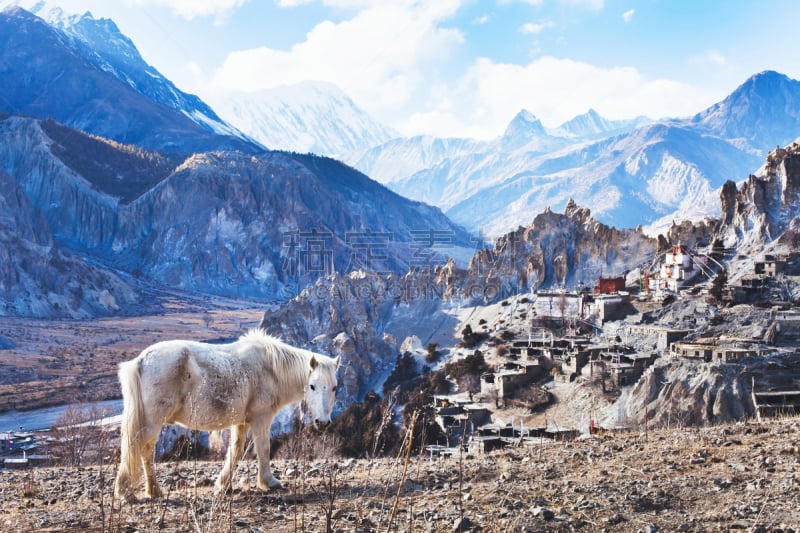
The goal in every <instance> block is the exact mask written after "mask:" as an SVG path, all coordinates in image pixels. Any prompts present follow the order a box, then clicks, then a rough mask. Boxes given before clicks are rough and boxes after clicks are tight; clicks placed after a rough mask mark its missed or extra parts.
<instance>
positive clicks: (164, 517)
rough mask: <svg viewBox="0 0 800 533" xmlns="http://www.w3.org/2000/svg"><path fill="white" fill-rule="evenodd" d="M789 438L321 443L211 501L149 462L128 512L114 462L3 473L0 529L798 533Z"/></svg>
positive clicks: (204, 476) (781, 431)
mask: <svg viewBox="0 0 800 533" xmlns="http://www.w3.org/2000/svg"><path fill="white" fill-rule="evenodd" d="M799 431H800V421H798V419H796V418H787V419H780V420H770V421H768V422H765V423H761V424H756V423H752V422H745V423H737V424H729V425H719V426H712V427H705V428H693V429H671V430H658V431H649V432H647V433H644V432H642V433H628V432H622V433H614V434H608V435H604V436H602V437H594V438H589V439H585V440H579V441H568V442H550V443H542V444H540V445H538V446H533V447H511V448H506V449H505V450H503V451H496V452H493V453H490V454H485V455H484V454H472V453H467V454H464V456H463V457H458V456H456V457H453V458H446V459H443V458H439V459H436V458H434V459H430V458H428V457H427V456H426V457H411V459H410V460H409V461H408V463H407V464H404V462H403V461H402V460H398V459H397V458H394V459H374V460H368V459H359V460H354V459H350V460H346V461H345V460H338V459H336V458H334V457H331V456H329V455H327V454H326V445H325V442H324V441H320V440H314V441H310V442H306V443H305V444H302V443H301V442H297V441H293V442H290V443H287V444H285V445H284V449H283V450H279V452H278V459H276V460H275V461H274V462H273V468H274V469H275V473H276V474H277V476H278V477H279V478H280V479H281V481H282V483H283V485H284V487H285V490H284V491H282V492H274V491H273V492H267V493H263V492H260V491H258V490H257V489H256V488H255V476H256V466H255V461H253V460H252V459H246V460H245V461H243V462H242V464H241V466H240V468H239V469H238V471H237V473H236V477H235V480H234V483H235V488H234V489H233V491H232V493H231V494H230V495H228V496H225V497H223V498H218V497H215V496H214V495H213V487H212V484H213V479H214V477H215V476H216V475H217V473H218V472H219V470H220V468H221V462H218V461H212V462H206V461H203V460H188V461H181V462H165V463H158V464H157V465H156V471H157V477H158V480H159V483H160V484H161V486H162V489H163V491H164V494H165V495H166V496H165V497H164V498H163V499H160V500H154V501H150V502H147V501H142V502H139V503H134V504H127V503H122V504H121V503H120V502H118V501H115V500H113V498H112V486H113V479H114V475H115V465H114V464H112V465H109V464H104V465H102V466H85V465H84V466H82V467H81V468H40V469H34V470H30V471H18V472H3V475H2V476H0V497H2V499H3V502H4V506H3V508H2V510H0V527H2V528H3V530H5V531H42V530H65V529H81V530H106V529H112V528H113V529H127V530H139V531H142V530H147V531H149V530H155V529H158V530H161V531H185V530H187V529H193V530H194V529H197V530H202V531H221V530H236V531H246V530H247V531H262V532H267V531H275V532H278V531H280V532H283V531H303V530H314V531H324V530H327V529H330V530H347V531H349V530H359V531H437V532H450V531H488V532H500V531H523V530H525V531H531V530H532V531H541V532H551V531H552V532H556V531H649V532H658V531H732V530H745V531H764V532H776V533H777V532H779V531H782V532H787V531H796V529H797V525H798V524H800V509H798V506H797V504H796V503H797V501H798V500H800V483H798V468H800V447H798V443H797V439H796V437H797V434H798V432H799ZM304 446H305V447H304ZM292 450H295V452H294V454H293V453H292ZM112 455H113V454H112ZM406 467H407V468H406Z"/></svg>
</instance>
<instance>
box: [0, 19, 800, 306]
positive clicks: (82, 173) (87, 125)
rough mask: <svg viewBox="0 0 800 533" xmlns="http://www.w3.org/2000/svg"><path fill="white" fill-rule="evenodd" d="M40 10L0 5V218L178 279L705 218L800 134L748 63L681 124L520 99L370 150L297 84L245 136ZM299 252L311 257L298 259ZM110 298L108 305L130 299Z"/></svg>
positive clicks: (289, 269) (782, 98)
mask: <svg viewBox="0 0 800 533" xmlns="http://www.w3.org/2000/svg"><path fill="white" fill-rule="evenodd" d="M43 5H44V4H41V5H40V4H37V9H38V10H37V9H34V10H33V11H36V13H38V14H39V15H41V16H42V17H44V18H40V17H39V16H37V15H36V14H34V13H31V12H29V11H25V10H23V9H21V8H19V7H11V8H8V9H6V10H4V11H3V12H2V15H1V16H0V40H2V43H0V45H2V51H0V60H2V62H3V66H4V68H3V70H2V72H0V78H2V95H1V96H2V98H0V111H2V112H4V113H5V115H3V116H2V126H3V135H4V146H3V148H2V151H1V152H2V153H0V156H1V157H0V168H2V169H3V170H4V171H5V172H6V174H7V175H8V177H10V178H11V179H13V180H15V187H16V188H15V189H14V190H16V191H21V192H22V193H24V194H25V195H26V201H25V202H15V203H14V204H13V205H15V206H16V207H15V209H19V210H23V209H24V210H31V212H30V213H28V214H26V215H25V216H24V217H19V216H11V217H6V219H5V220H6V223H7V227H10V224H11V222H13V221H19V220H23V219H25V220H34V219H38V220H45V221H47V224H48V226H49V229H50V233H51V235H52V246H53V247H55V248H56V249H60V250H63V251H64V252H65V253H66V252H69V253H73V254H77V255H80V256H84V257H90V258H91V260H92V261H93V262H94V263H93V264H94V265H95V266H94V267H93V268H101V265H105V266H106V267H109V268H114V269H118V270H119V271H120V272H123V273H129V274H135V275H137V276H142V277H143V278H144V279H146V280H151V281H154V282H157V283H164V284H168V285H170V286H174V287H178V288H184V289H187V290H197V291H203V292H211V293H214V294H224V295H239V296H248V297H258V298H267V299H270V298H278V299H280V298H282V297H284V296H292V295H295V294H297V292H298V291H299V290H300V289H302V287H303V286H305V284H306V283H308V282H311V281H313V279H315V276H316V275H318V274H320V273H325V272H328V271H329V270H331V269H337V270H344V271H346V270H347V269H349V268H357V267H368V268H374V269H377V270H380V271H386V272H395V273H402V272H404V271H406V270H407V269H408V268H409V267H410V266H415V265H416V266H421V263H424V265H422V266H433V265H434V261H432V260H431V258H432V257H434V256H435V257H436V261H435V262H440V261H443V260H444V259H445V258H446V256H448V255H460V256H461V257H462V258H465V259H466V258H467V256H466V255H465V254H466V253H469V252H468V250H469V249H471V248H474V242H473V241H471V237H470V235H469V234H468V233H467V232H466V231H464V230H463V229H462V227H460V226H459V225H458V223H461V224H463V226H466V227H468V228H469V229H472V230H473V231H474V232H475V233H478V232H481V233H483V234H486V235H488V236H490V237H495V236H500V235H504V234H507V233H508V231H509V230H513V229H514V228H515V227H517V226H520V227H526V226H527V225H528V224H529V223H530V221H531V220H533V218H534V216H535V215H536V214H537V213H540V212H543V211H546V210H547V208H548V207H549V206H554V207H556V208H557V207H558V206H559V205H565V206H566V205H568V204H569V201H570V200H573V201H574V205H589V206H592V214H593V217H594V218H596V219H597V221H599V222H602V223H605V224H607V225H610V226H611V225H613V226H618V227H634V226H638V225H641V224H646V223H653V222H655V221H657V220H658V219H659V218H663V219H665V220H668V221H670V222H671V220H672V218H673V217H675V218H677V219H683V218H687V217H691V216H698V217H699V216H705V215H708V214H714V213H719V212H720V211H719V201H718V198H719V190H720V188H721V187H722V185H723V184H724V183H725V182H726V181H727V180H731V179H733V180H741V179H744V177H745V176H747V175H748V174H749V173H751V171H754V170H755V169H757V168H758V167H759V166H760V165H761V162H762V161H763V157H764V155H763V154H764V153H765V152H766V150H767V149H768V148H770V147H773V146H774V145H776V144H786V143H788V142H790V141H791V140H793V139H794V138H795V137H796V133H795V132H797V131H800V123H799V121H798V118H799V117H798V113H797V112H795V110H796V109H798V108H800V106H798V105H797V104H798V98H800V88H798V86H800V83H798V82H797V81H794V80H791V79H789V78H787V77H786V76H783V75H781V74H778V73H774V72H762V73H760V74H757V75H754V76H753V77H752V78H751V79H749V80H747V81H746V82H745V83H744V84H743V85H742V86H741V87H739V88H737V89H736V91H734V92H733V93H732V94H731V95H730V96H729V97H728V98H726V99H725V100H723V101H722V102H720V103H719V104H716V105H715V106H712V107H710V108H709V109H707V110H705V111H702V112H700V113H698V114H697V115H695V116H693V117H689V118H684V119H668V120H661V121H656V122H654V121H650V120H647V119H645V118H639V119H635V120H629V121H611V120H607V119H605V118H603V117H602V116H600V115H599V114H598V113H597V112H596V111H594V110H589V111H588V112H587V113H586V114H584V115H581V116H579V117H576V118H574V119H572V120H570V121H568V122H566V123H564V124H562V125H561V126H559V127H558V128H546V127H544V126H543V125H542V124H541V122H540V121H539V120H538V119H537V118H536V117H535V116H534V115H533V114H532V113H530V112H528V111H525V110H523V111H521V112H520V113H519V114H518V115H517V116H516V117H515V118H514V119H513V120H512V121H511V123H510V124H509V126H508V127H507V129H506V131H505V133H504V135H503V136H501V137H499V138H498V139H495V140H493V141H477V140H472V139H437V138H433V137H426V136H420V137H414V138H394V139H389V140H385V141H384V142H383V143H382V144H379V145H377V146H373V147H371V148H365V147H364V146H365V145H368V144H371V143H372V142H375V141H377V140H381V139H386V138H387V137H390V136H391V135H393V132H391V131H390V130H389V129H387V128H383V127H381V126H380V125H379V124H378V123H377V122H375V121H373V120H371V119H369V117H368V116H367V115H366V114H364V113H363V112H361V111H360V110H358V108H357V107H356V106H355V104H353V103H352V101H350V100H349V99H348V98H347V97H346V96H344V95H343V94H341V93H340V92H339V91H338V90H337V89H336V88H335V87H332V86H330V85H326V84H319V83H308V84H305V85H304V86H302V87H299V88H297V90H296V91H293V90H290V89H286V90H281V91H275V92H272V93H271V96H270V95H269V94H267V93H262V94H260V95H250V96H251V97H253V98H258V99H261V100H262V101H263V100H271V102H272V103H271V104H269V105H268V104H264V105H265V106H266V107H263V108H260V107H257V105H256V104H255V103H253V101H251V102H250V103H249V104H244V103H242V105H243V106H245V107H243V108H242V109H245V108H246V109H247V113H249V115H248V116H249V120H251V121H252V124H251V126H252V127H253V128H254V129H248V132H247V133H245V132H242V131H241V130H240V129H238V128H237V127H236V126H234V125H231V124H230V123H229V122H226V121H225V120H224V119H222V118H220V117H221V115H218V114H217V113H216V112H215V111H214V110H212V108H211V107H209V106H208V105H207V104H205V103H204V102H202V101H201V100H200V99H199V98H197V97H195V96H192V95H188V94H185V93H183V92H181V91H180V90H178V89H177V88H176V87H175V86H174V85H173V84H172V83H171V82H170V81H169V80H167V79H166V78H164V77H163V76H161V75H160V73H158V72H157V71H156V70H155V69H153V68H152V67H150V66H149V65H147V64H146V63H145V62H144V60H143V59H142V58H141V57H140V56H139V54H138V51H137V50H136V47H135V46H134V44H133V43H132V42H131V41H130V40H129V39H128V38H127V37H125V36H124V35H122V34H121V33H120V32H119V30H118V28H117V27H116V25H115V24H114V23H113V22H112V21H109V20H96V19H94V18H93V17H91V15H90V14H88V13H87V14H84V15H80V16H70V15H65V14H64V13H63V12H62V11H60V10H59V9H57V8H45V7H43ZM290 93H291V94H290ZM242 102H244V100H242ZM276 102H277V103H276ZM281 102H282V103H281ZM258 109H270V110H271V111H270V114H271V116H270V117H266V118H264V120H267V118H269V120H271V121H272V122H262V123H261V124H262V125H263V124H273V126H271V127H270V128H267V129H265V130H263V131H265V132H266V131H271V130H274V129H275V128H280V129H281V130H282V131H283V132H288V133H287V134H290V133H291V131H292V128H293V127H294V128H295V129H294V133H295V134H299V132H298V131H297V128H301V129H304V130H306V131H308V129H309V125H312V124H313V125H315V126H314V128H311V129H312V130H313V131H318V132H320V137H319V138H316V139H313V140H306V141H308V143H310V144H308V145H307V146H320V147H321V146H323V145H324V146H327V148H325V150H332V151H341V150H348V149H354V148H356V150H354V151H352V152H350V154H349V155H348V156H346V157H344V158H343V160H344V161H345V163H349V164H352V165H354V166H355V167H357V168H360V169H362V170H363V171H365V173H364V174H361V173H360V172H358V171H356V170H355V169H353V168H350V167H348V166H347V165H346V164H341V163H339V162H337V161H335V160H332V159H327V158H325V157H320V156H315V155H311V154H305V155H303V154H300V153H286V152H274V151H269V150H267V149H265V147H264V144H268V142H267V140H266V138H263V140H262V139H256V138H255V137H257V135H256V132H257V131H258V128H257V126H258V125H259V124H257V123H256V122H257V120H258V116H259V115H261V113H258V112H257V110H258ZM339 110H343V112H342V113H340V114H341V115H344V116H338V115H337V111H339ZM278 115H286V116H288V115H293V116H294V120H295V121H294V122H292V121H291V120H288V119H287V117H286V116H278ZM315 121H316V122H315ZM292 124H294V125H295V126H292ZM325 124H328V125H329V126H330V127H327V128H326V127H323V125H325ZM289 136H291V135H289ZM337 136H338V137H340V139H339V142H338V144H336V143H334V144H331V143H327V141H326V139H328V140H330V139H332V138H333V137H337ZM787 137H788V138H787ZM297 138H298V139H299V138H300V137H297ZM304 142H305V141H304ZM320 150H322V148H320ZM298 151H301V150H296V151H295V152H298ZM365 174H366V175H365ZM367 175H368V176H371V177H373V178H377V180H378V181H379V182H383V183H385V184H387V185H388V186H390V187H391V189H393V190H394V192H391V191H389V190H388V189H386V188H385V187H383V186H381V185H380V184H379V183H376V182H375V181H372V180H371V179H370V178H368V177H367ZM404 197H410V198H413V199H415V200H413V201H409V200H406V199H405V198H404ZM187 198H191V202H187V201H186V199H187ZM420 200H421V201H424V202H425V203H428V204H433V205H436V206H439V207H441V209H443V210H444V211H445V212H446V213H447V215H449V217H450V218H451V219H453V220H455V221H456V223H453V222H451V221H450V220H448V218H447V217H445V216H444V215H443V214H442V212H441V211H439V210H437V209H435V208H430V207H428V206H427V205H425V204H424V203H420ZM9 205H11V204H10V203H9ZM37 217H38V218H37ZM22 234H24V232H23V233H22ZM320 235H322V237H320ZM309 246H310V247H311V248H308V247H309ZM311 252H313V253H314V254H317V255H316V256H314V257H315V259H319V260H320V261H322V263H320V264H316V263H314V265H313V266H312V268H311V269H309V268H306V269H305V270H303V269H298V266H299V265H300V263H301V262H302V261H305V260H308V259H309V257H311V256H310V255H309V253H311ZM300 254H305V255H302V256H301V255H300ZM320 254H321V255H320ZM312 255H313V254H312ZM301 271H302V272H301ZM298 273H303V274H306V277H302V276H298ZM124 292H125V291H121V292H120V298H118V299H117V300H118V301H120V302H125V301H129V300H130V299H129V298H128V299H126V298H125V297H123V293H124ZM126 294H128V293H126Z"/></svg>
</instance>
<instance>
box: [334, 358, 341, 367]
mask: <svg viewBox="0 0 800 533" xmlns="http://www.w3.org/2000/svg"><path fill="white" fill-rule="evenodd" d="M333 362H334V363H336V368H339V363H341V362H342V356H341V355H337V356H336V359H334V360H333Z"/></svg>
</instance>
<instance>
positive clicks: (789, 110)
mask: <svg viewBox="0 0 800 533" xmlns="http://www.w3.org/2000/svg"><path fill="white" fill-rule="evenodd" d="M799 110H800V81H797V80H793V79H791V78H789V77H788V76H786V75H784V74H781V73H779V72H775V71H772V70H765V71H763V72H759V73H758V74H754V75H753V76H750V77H749V78H748V79H747V80H746V81H745V82H744V83H742V84H741V85H739V87H737V88H736V89H735V90H734V91H733V92H732V93H731V94H729V95H728V96H727V97H726V98H725V99H724V100H723V101H721V102H719V103H716V104H714V105H713V106H711V107H709V108H708V109H706V110H705V111H702V112H700V113H698V114H697V115H695V116H694V117H693V118H692V122H693V123H695V124H700V125H702V126H703V127H705V128H706V129H707V130H708V131H709V132H710V133H713V134H715V135H718V136H720V137H722V138H726V139H732V140H734V139H736V140H740V141H744V142H746V143H748V144H749V145H750V147H751V148H753V149H755V150H756V151H759V152H766V151H767V150H769V149H771V148H773V147H775V146H777V145H781V146H783V145H786V144H788V143H790V142H791V141H792V140H793V139H795V138H796V137H797V127H796V125H797V123H798V122H800V111H799ZM765 117H781V120H765Z"/></svg>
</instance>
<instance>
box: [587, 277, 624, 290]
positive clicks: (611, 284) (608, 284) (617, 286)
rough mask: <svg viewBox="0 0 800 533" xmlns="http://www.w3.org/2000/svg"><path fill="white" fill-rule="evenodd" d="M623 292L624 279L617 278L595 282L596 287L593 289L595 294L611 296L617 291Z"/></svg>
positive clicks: (601, 279)
mask: <svg viewBox="0 0 800 533" xmlns="http://www.w3.org/2000/svg"><path fill="white" fill-rule="evenodd" d="M624 290H625V278H624V277H623V276H619V277H616V278H603V277H601V278H600V279H598V280H597V285H596V286H595V288H594V293H595V294H613V293H615V292H618V291H624Z"/></svg>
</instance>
